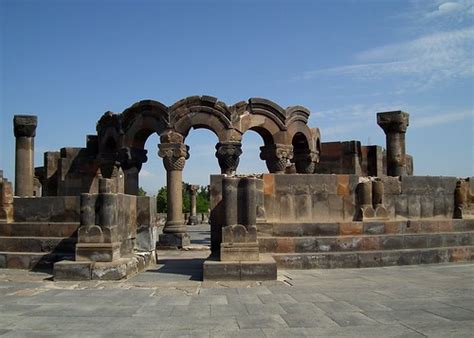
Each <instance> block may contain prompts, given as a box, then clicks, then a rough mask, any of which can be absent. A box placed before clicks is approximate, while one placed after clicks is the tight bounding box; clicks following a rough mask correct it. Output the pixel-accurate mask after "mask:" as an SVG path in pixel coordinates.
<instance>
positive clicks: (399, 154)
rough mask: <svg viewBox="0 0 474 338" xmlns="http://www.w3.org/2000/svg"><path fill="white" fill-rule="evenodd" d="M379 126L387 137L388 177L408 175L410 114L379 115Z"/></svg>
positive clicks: (387, 113) (401, 112)
mask: <svg viewBox="0 0 474 338" xmlns="http://www.w3.org/2000/svg"><path fill="white" fill-rule="evenodd" d="M377 124H378V125H379V126H380V127H381V128H382V129H383V131H384V132H385V135H386V148H387V175H388V176H405V175H407V160H406V149H405V133H406V131H407V128H408V124H409V114H408V113H405V112H403V111H391V112H384V113H377Z"/></svg>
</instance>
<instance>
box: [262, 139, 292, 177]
mask: <svg viewBox="0 0 474 338" xmlns="http://www.w3.org/2000/svg"><path fill="white" fill-rule="evenodd" d="M260 150H261V153H260V158H261V159H262V160H265V161H266V163H267V168H268V170H269V171H270V172H271V173H283V172H284V171H285V168H286V165H287V163H288V161H289V160H291V159H292V158H293V146H292V145H284V144H271V145H267V146H263V147H260Z"/></svg>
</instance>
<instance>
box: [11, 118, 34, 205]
mask: <svg viewBox="0 0 474 338" xmlns="http://www.w3.org/2000/svg"><path fill="white" fill-rule="evenodd" d="M37 125H38V118H37V117H36V116H33V115H15V117H14V118H13V131H14V134H15V138H16V149H15V195H16V196H20V197H29V196H33V191H34V185H33V180H34V150H35V145H34V138H35V136H36V126H37Z"/></svg>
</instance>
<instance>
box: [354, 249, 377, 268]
mask: <svg viewBox="0 0 474 338" xmlns="http://www.w3.org/2000/svg"><path fill="white" fill-rule="evenodd" d="M357 257H358V260H359V262H358V267H360V268H375V267H380V266H383V261H382V253H381V252H360V253H359V254H358V255H357Z"/></svg>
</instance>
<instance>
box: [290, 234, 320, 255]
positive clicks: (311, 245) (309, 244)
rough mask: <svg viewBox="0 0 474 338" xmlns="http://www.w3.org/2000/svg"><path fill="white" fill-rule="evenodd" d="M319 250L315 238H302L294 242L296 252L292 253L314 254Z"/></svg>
mask: <svg viewBox="0 0 474 338" xmlns="http://www.w3.org/2000/svg"><path fill="white" fill-rule="evenodd" d="M316 250H317V242H316V239H315V238H314V237H300V238H295V240H294V250H293V251H290V252H314V251H316Z"/></svg>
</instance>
